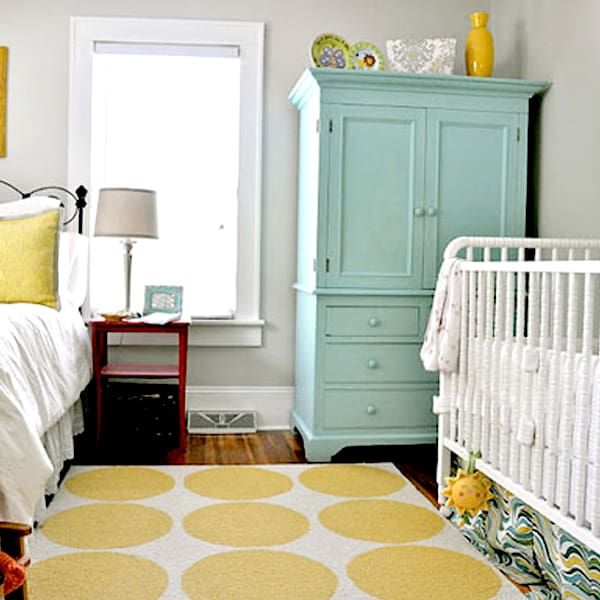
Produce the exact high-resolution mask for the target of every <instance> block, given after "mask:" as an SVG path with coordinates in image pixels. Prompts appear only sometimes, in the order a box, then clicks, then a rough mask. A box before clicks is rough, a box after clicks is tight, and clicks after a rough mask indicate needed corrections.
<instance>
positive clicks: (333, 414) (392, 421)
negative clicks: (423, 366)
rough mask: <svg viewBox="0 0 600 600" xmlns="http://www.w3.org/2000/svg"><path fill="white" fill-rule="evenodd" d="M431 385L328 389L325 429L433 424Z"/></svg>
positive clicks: (418, 428)
mask: <svg viewBox="0 0 600 600" xmlns="http://www.w3.org/2000/svg"><path fill="white" fill-rule="evenodd" d="M433 394H434V388H433V387H432V388H430V389H418V390H414V389H396V390H381V391H380V390H356V389H354V390H327V391H326V392H325V399H324V400H325V401H324V406H323V427H324V429H354V428H365V429H373V428H375V429H377V428H384V427H386V428H394V429H414V430H415V432H419V431H421V432H422V431H425V430H427V429H431V428H433V427H435V424H436V417H435V415H434V414H433V412H432V404H433V400H432V398H433Z"/></svg>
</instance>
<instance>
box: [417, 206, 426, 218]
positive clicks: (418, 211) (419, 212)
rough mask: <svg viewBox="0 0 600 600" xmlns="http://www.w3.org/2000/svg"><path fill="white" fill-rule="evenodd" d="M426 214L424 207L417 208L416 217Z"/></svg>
mask: <svg viewBox="0 0 600 600" xmlns="http://www.w3.org/2000/svg"><path fill="white" fill-rule="evenodd" d="M424 214H425V209H424V208H415V217H422V216H423V215H424Z"/></svg>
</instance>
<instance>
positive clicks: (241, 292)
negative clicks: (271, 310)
mask: <svg viewBox="0 0 600 600" xmlns="http://www.w3.org/2000/svg"><path fill="white" fill-rule="evenodd" d="M96 42H114V43H139V44H191V45H207V46H216V45H225V46H237V47H239V49H240V59H241V65H240V67H241V68H240V76H241V81H240V84H241V91H240V93H241V98H242V102H241V103H240V167H239V194H238V211H239V212H238V249H237V253H238V269H237V282H236V283H237V306H236V315H235V318H234V319H229V320H209V319H199V320H194V321H193V322H192V328H191V335H190V344H192V345H199V346H260V345H262V330H263V326H264V321H263V320H262V319H260V316H259V314H260V313H259V311H260V304H259V303H260V223H261V197H262V177H261V175H262V105H263V61H264V23H254V22H242V21H199V20H188V19H137V18H136V19H130V18H110V17H72V18H71V57H70V58H71V63H70V79H69V136H68V181H69V185H70V186H71V187H72V188H74V187H76V186H78V185H80V184H83V185H86V186H87V187H88V188H89V186H90V180H91V164H90V155H91V130H92V127H91V125H92V122H91V119H92V111H91V107H92V91H91V90H92V57H93V53H94V44H95V43H96ZM96 192H97V190H92V201H94V195H95V193H96ZM86 216H87V217H88V218H87V219H86V223H85V231H86V232H87V231H89V230H90V224H89V222H87V221H88V220H89V211H88V212H87V213H86ZM165 337H167V336H157V339H155V340H153V339H152V336H145V339H144V343H146V344H151V345H154V344H156V345H164V344H165V342H164V338H165ZM134 340H135V343H136V344H139V343H140V336H139V335H138V336H136V337H134V338H132V339H129V338H128V336H123V339H121V340H119V341H118V342H117V343H123V344H128V343H134ZM113 342H115V340H113Z"/></svg>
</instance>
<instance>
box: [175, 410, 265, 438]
mask: <svg viewBox="0 0 600 600" xmlns="http://www.w3.org/2000/svg"><path fill="white" fill-rule="evenodd" d="M187 429H188V432H189V433H254V432H256V412H254V411H253V410H244V411H229V410H190V411H188V414H187Z"/></svg>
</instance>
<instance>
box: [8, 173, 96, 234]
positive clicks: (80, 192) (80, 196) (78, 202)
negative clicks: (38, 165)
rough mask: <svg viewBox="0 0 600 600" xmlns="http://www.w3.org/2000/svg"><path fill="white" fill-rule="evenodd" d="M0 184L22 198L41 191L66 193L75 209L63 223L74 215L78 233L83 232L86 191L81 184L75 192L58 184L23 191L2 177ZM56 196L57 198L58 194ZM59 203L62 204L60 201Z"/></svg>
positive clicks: (68, 221) (65, 223) (71, 219)
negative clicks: (73, 203)
mask: <svg viewBox="0 0 600 600" xmlns="http://www.w3.org/2000/svg"><path fill="white" fill-rule="evenodd" d="M0 185H4V186H6V187H8V188H10V189H11V190H13V191H15V192H16V193H17V194H19V195H20V196H21V198H22V199H23V198H29V197H30V196H35V195H36V194H40V193H41V192H48V195H49V196H51V195H52V192H60V193H62V194H66V195H67V196H69V197H70V198H72V199H73V201H74V202H75V210H74V211H73V214H72V215H70V216H69V217H68V218H67V220H66V221H65V222H64V223H63V225H68V224H69V223H71V221H73V220H74V219H75V217H77V231H78V233H83V209H84V208H85V207H86V206H87V200H86V197H87V193H88V191H87V189H86V188H84V187H83V186H82V185H80V186H79V187H78V188H77V189H76V190H75V192H72V191H71V190H69V189H67V188H65V187H62V186H60V185H42V186H41V187H37V188H35V189H33V190H30V191H29V192H24V191H23V190H21V189H19V188H18V187H17V186H16V185H13V184H12V183H9V182H8V181H5V180H4V179H0ZM56 197H57V198H58V196H56ZM58 199H60V198H58ZM61 204H62V205H63V206H64V204H63V203H62V202H61Z"/></svg>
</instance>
